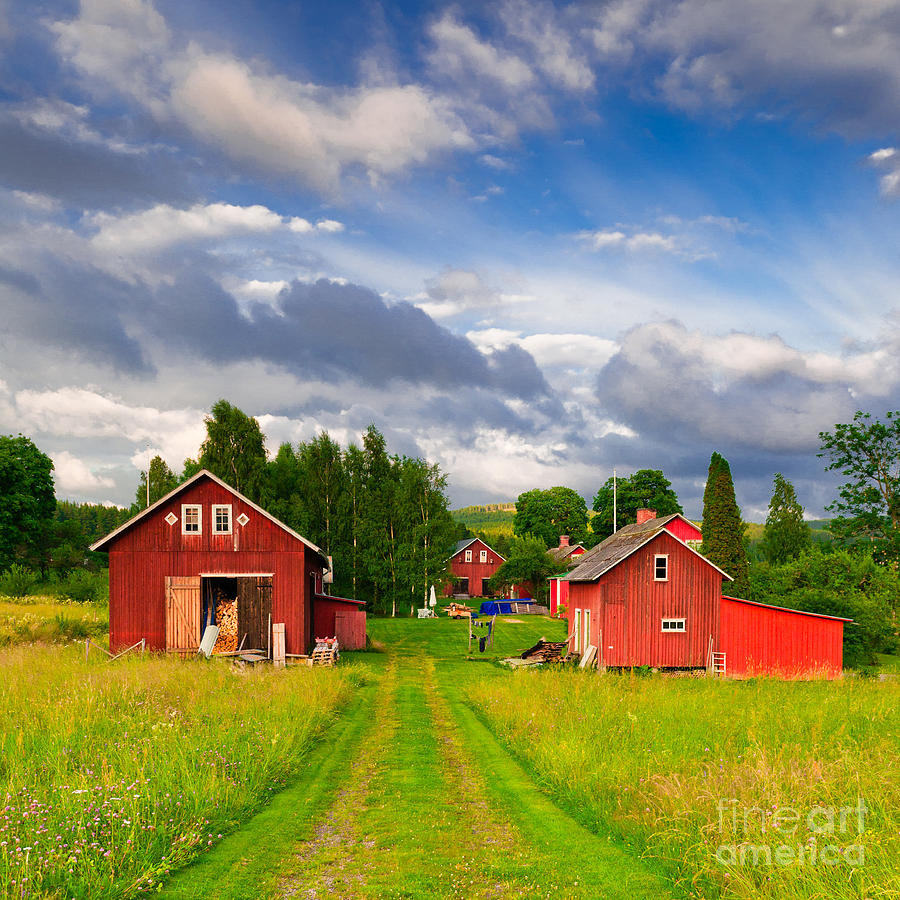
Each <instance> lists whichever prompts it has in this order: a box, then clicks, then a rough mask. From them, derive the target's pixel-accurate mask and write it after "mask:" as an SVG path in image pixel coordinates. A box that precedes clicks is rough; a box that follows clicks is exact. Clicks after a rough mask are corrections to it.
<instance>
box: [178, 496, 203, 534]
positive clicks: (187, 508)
mask: <svg viewBox="0 0 900 900" xmlns="http://www.w3.org/2000/svg"><path fill="white" fill-rule="evenodd" d="M202 531H203V507H202V506H200V504H199V503H182V504H181V533H182V534H200V533H202Z"/></svg>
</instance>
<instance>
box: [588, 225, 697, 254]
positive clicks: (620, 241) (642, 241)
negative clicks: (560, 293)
mask: <svg viewBox="0 0 900 900" xmlns="http://www.w3.org/2000/svg"><path fill="white" fill-rule="evenodd" d="M577 237H578V240H580V241H583V242H584V243H586V244H587V245H588V246H589V247H591V248H592V249H593V250H606V249H609V248H621V249H623V250H627V251H629V252H631V253H640V252H642V251H644V250H658V251H661V252H663V253H678V254H683V253H684V252H685V251H684V250H683V249H682V248H681V247H679V244H678V241H677V240H676V239H675V238H674V237H673V236H672V235H664V234H660V233H659V232H658V231H634V232H632V233H631V234H626V233H625V232H624V231H619V230H618V229H605V230H601V231H582V232H580V233H579V234H578V235H577Z"/></svg>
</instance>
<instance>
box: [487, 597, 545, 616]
mask: <svg viewBox="0 0 900 900" xmlns="http://www.w3.org/2000/svg"><path fill="white" fill-rule="evenodd" d="M513 603H534V600H529V599H527V598H525V599H522V600H485V601H484V602H483V603H482V604H481V607H480V608H479V610H478V612H479V613H481V615H483V616H505V615H509V614H510V613H511V612H512V611H513V610H512V605H513Z"/></svg>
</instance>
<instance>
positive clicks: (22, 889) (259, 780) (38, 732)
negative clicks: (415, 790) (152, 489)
mask: <svg viewBox="0 0 900 900" xmlns="http://www.w3.org/2000/svg"><path fill="white" fill-rule="evenodd" d="M358 675H359V673H358V669H356V668H354V667H352V666H351V667H348V668H346V669H344V670H341V671H333V670H324V669H307V668H303V669H300V668H290V669H287V670H283V669H282V670H273V669H271V668H269V667H266V668H256V669H240V668H236V667H233V666H232V665H231V664H229V663H226V662H224V661H221V660H211V661H206V660H202V659H201V660H180V659H174V658H167V657H164V656H160V655H153V656H150V655H148V656H146V657H144V658H141V657H140V656H132V657H125V658H122V659H120V660H117V661H116V662H114V663H112V664H110V663H107V662H106V661H105V657H103V656H102V655H100V654H98V656H97V657H96V658H92V659H91V660H90V661H87V662H86V661H85V654H84V648H83V645H76V646H69V647H50V646H44V645H37V644H33V645H24V644H23V645H19V646H14V647H9V648H7V649H5V650H3V651H0V898H3V900H12V898H23V897H28V898H40V897H51V896H52V897H63V896H64V897H79V898H80V897H90V898H92V900H93V898H103V897H132V896H136V895H139V894H140V893H142V892H144V891H147V890H153V889H155V886H156V883H157V882H158V880H159V878H160V877H161V876H162V875H164V874H165V873H166V872H168V871H169V870H171V869H175V868H178V867H180V866H182V865H184V864H185V863H186V862H188V861H189V860H190V859H192V858H194V857H195V856H197V855H198V854H200V853H202V852H203V851H204V850H205V849H207V848H209V847H212V846H213V845H214V844H215V843H216V841H218V840H219V839H220V838H221V837H222V835H223V834H224V833H226V832H227V831H228V830H230V829H233V828H235V827H236V825H237V824H238V823H239V822H240V821H241V820H242V819H243V818H244V817H246V816H248V815H249V814H250V813H251V812H252V811H253V810H255V809H256V808H258V807H259V806H260V805H261V804H263V803H264V802H265V801H266V800H267V799H268V798H269V797H270V796H271V794H272V793H273V792H276V791H279V790H281V789H282V787H283V786H284V785H285V783H286V782H287V781H288V780H289V779H290V778H291V776H292V775H293V774H294V773H295V772H296V771H297V768H298V766H299V765H301V763H302V760H303V757H304V754H305V753H306V752H307V751H308V750H309V749H310V747H311V746H312V745H313V744H314V742H315V741H316V738H317V736H318V735H319V734H320V732H321V731H322V729H323V728H324V727H325V726H326V725H327V724H328V723H329V722H330V721H331V719H332V717H333V715H334V714H335V711H336V710H337V709H338V708H339V707H340V706H341V705H342V704H343V703H344V702H345V701H346V700H347V699H348V698H349V696H350V695H351V694H352V693H353V690H354V687H355V681H356V679H357V677H358Z"/></svg>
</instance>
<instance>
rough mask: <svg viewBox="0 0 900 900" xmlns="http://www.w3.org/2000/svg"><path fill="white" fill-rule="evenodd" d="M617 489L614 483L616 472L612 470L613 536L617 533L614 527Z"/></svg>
mask: <svg viewBox="0 0 900 900" xmlns="http://www.w3.org/2000/svg"><path fill="white" fill-rule="evenodd" d="M617 487H618V485H617V483H616V470H615V469H613V534H615V532H616V531H618V528H617V527H616V500H617V496H616V488H617Z"/></svg>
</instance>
